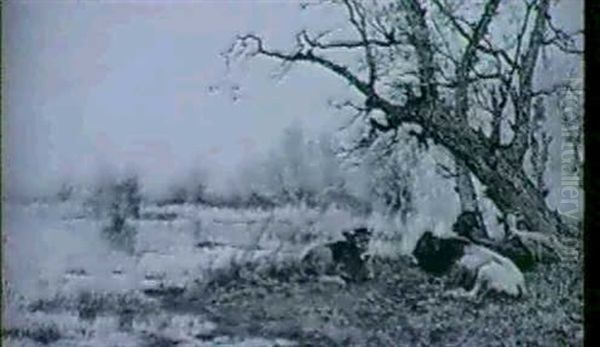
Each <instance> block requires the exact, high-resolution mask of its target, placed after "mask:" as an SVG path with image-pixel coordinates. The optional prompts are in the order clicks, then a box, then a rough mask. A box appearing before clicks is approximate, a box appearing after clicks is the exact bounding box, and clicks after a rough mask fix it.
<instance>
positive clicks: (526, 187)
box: [427, 109, 575, 235]
mask: <svg viewBox="0 0 600 347" xmlns="http://www.w3.org/2000/svg"><path fill="white" fill-rule="evenodd" d="M427 123H428V128H429V131H427V133H428V134H429V136H431V137H432V138H433V139H434V141H435V142H437V143H438V144H440V145H442V146H444V147H446V148H447V149H448V150H449V151H450V152H451V153H452V154H453V155H454V157H455V158H456V159H457V160H460V161H462V162H463V163H464V164H465V166H466V167H467V168H468V169H469V171H470V172H472V173H473V174H474V175H475V176H476V177H477V178H478V179H479V181H480V182H481V183H482V184H483V185H484V186H485V194H486V195H487V196H488V197H489V198H490V199H492V201H494V203H495V204H496V206H497V207H498V208H499V209H500V210H501V211H502V212H505V213H508V212H515V211H518V212H521V213H522V214H523V216H525V218H526V219H527V221H528V222H529V223H530V224H531V227H532V228H534V230H538V231H541V232H550V233H562V234H569V235H574V234H575V230H574V228H573V227H572V226H570V225H567V224H565V223H564V222H563V221H562V220H561V218H560V216H559V215H558V213H557V212H556V211H551V210H550V209H549V208H548V206H547V205H546V202H545V200H544V198H543V196H542V194H541V193H540V192H539V190H538V189H536V187H535V186H534V185H533V183H532V182H531V181H530V180H529V178H528V177H527V175H526V174H525V172H524V170H523V165H522V163H521V162H520V158H515V157H514V156H513V154H512V151H511V149H512V148H511V147H507V148H502V149H497V150H493V151H492V150H491V148H494V146H493V145H492V144H491V143H490V140H489V139H488V138H486V137H485V135H484V134H483V133H481V132H480V131H475V130H474V129H472V128H470V127H461V126H460V125H458V124H456V122H454V121H453V119H452V113H451V112H447V110H444V109H438V110H436V111H434V112H432V114H431V116H430V118H429V122H427Z"/></svg>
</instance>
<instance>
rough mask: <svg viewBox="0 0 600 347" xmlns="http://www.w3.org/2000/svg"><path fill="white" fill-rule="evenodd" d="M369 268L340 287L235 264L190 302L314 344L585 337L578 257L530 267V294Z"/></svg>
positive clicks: (261, 331)
mask: <svg viewBox="0 0 600 347" xmlns="http://www.w3.org/2000/svg"><path fill="white" fill-rule="evenodd" d="M373 266H374V270H375V278H374V279H373V280H372V281H370V282H367V283H364V284H353V285H348V286H347V287H345V288H344V289H340V288H335V289H334V288H328V287H323V286H322V285H320V284H319V283H317V282H315V281H307V282H299V281H296V282H294V281H291V280H289V279H288V280H286V279H285V278H282V277H278V276H277V273H275V275H274V276H273V275H271V274H270V273H269V272H268V271H267V272H264V273H260V272H258V271H255V272H251V273H252V274H253V275H252V276H253V277H248V276H247V275H246V277H244V276H240V275H239V274H240V273H239V272H238V275H237V276H238V277H237V278H238V279H237V280H234V279H233V277H232V278H230V280H229V281H221V282H219V281H214V282H212V284H211V286H209V287H203V290H200V291H199V292H197V293H195V294H194V295H193V296H194V297H195V298H196V299H197V300H199V302H198V301H197V302H196V303H195V305H196V306H190V307H202V309H203V310H205V312H208V313H209V318H210V319H211V320H213V321H214V322H215V323H217V325H218V326H219V329H220V331H222V332H223V333H227V334H228V335H235V336H257V335H259V336H265V337H282V338H288V339H292V340H294V341H297V342H300V343H301V345H302V344H304V345H311V346H346V345H360V346H382V345H384V346H385V345H410V346H446V345H450V346H460V345H469V346H493V345H498V346H500V345H502V343H505V344H508V345H518V344H524V345H531V346H564V345H569V346H580V345H582V337H583V335H582V332H583V326H582V321H581V314H582V309H583V301H582V296H581V295H580V293H581V292H582V280H581V277H582V271H581V267H580V265H578V264H575V263H560V264H554V265H540V266H538V267H537V269H536V271H534V272H531V273H528V274H527V275H526V277H527V284H528V287H529V288H528V289H529V292H530V295H529V296H527V297H526V298H523V299H510V300H509V299H501V298H494V297H489V298H487V299H485V300H484V301H468V300H462V299H456V298H450V297H446V296H444V295H443V293H444V290H445V289H447V288H446V284H445V281H444V280H443V279H439V278H436V277H432V276H429V275H427V274H425V273H423V272H422V271H421V270H419V269H418V268H417V267H415V266H413V265H411V264H410V263H409V262H408V261H407V260H406V259H404V258H400V259H398V260H394V261H392V260H387V259H375V260H374V264H373ZM246 269H247V270H249V269H253V268H250V267H248V268H246ZM284 277H285V276H284ZM248 278H253V279H252V280H249V279H248ZM198 298H199V299H198ZM181 300H187V299H186V298H185V297H182V298H181ZM184 306H186V304H185V302H181V303H179V305H178V307H184ZM167 309H168V308H167Z"/></svg>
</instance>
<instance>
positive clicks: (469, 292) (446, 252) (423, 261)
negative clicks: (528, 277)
mask: <svg viewBox="0 0 600 347" xmlns="http://www.w3.org/2000/svg"><path fill="white" fill-rule="evenodd" d="M413 255H414V257H415V258H416V260H417V263H418V264H419V266H420V267H421V268H422V269H423V270H425V271H426V272H429V273H431V274H433V275H437V276H441V275H448V276H449V277H450V280H451V283H452V284H453V285H456V286H458V287H459V288H458V289H457V290H453V291H452V292H450V293H451V294H453V295H455V294H458V295H461V296H467V297H483V296H485V295H486V294H487V293H490V292H495V293H499V294H505V295H508V296H511V297H521V296H522V295H524V294H525V293H526V288H525V279H524V277H523V274H522V273H521V271H520V270H519V269H518V268H517V266H516V265H515V264H514V263H513V262H512V261H511V260H510V259H508V258H506V257H504V256H502V255H500V254H498V253H496V252H494V251H492V250H490V249H488V248H486V247H483V246H479V245H476V244H473V243H472V242H471V241H470V240H469V239H467V238H464V237H461V236H448V237H439V236H436V235H434V234H433V233H432V232H431V231H426V232H425V233H424V234H423V235H422V236H421V238H420V239H419V241H418V242H417V245H416V247H415V250H414V251H413Z"/></svg>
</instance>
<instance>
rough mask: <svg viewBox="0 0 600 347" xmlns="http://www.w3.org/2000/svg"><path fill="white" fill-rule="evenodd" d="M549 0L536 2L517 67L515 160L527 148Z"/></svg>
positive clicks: (513, 144)
mask: <svg viewBox="0 0 600 347" xmlns="http://www.w3.org/2000/svg"><path fill="white" fill-rule="evenodd" d="M549 6H550V0H540V1H539V3H538V4H537V8H536V11H537V16H536V18H535V23H534V27H533V29H532V32H531V35H530V39H529V45H528V47H527V50H526V51H525V53H524V55H523V58H522V63H521V68H520V69H519V71H518V73H519V92H518V96H517V98H516V100H514V101H516V102H515V137H514V139H513V142H512V144H511V146H512V154H513V156H514V159H515V160H516V161H517V162H521V161H522V158H523V156H524V155H525V151H526V150H527V142H528V141H527V139H528V138H529V133H530V131H531V129H530V125H529V114H530V110H531V100H532V97H533V93H532V83H533V74H534V72H535V66H536V63H537V59H538V56H539V54H540V50H541V48H542V46H543V42H544V34H545V32H546V23H547V19H546V17H547V15H546V14H547V13H548V8H549Z"/></svg>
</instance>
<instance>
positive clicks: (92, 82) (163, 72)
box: [2, 1, 582, 196]
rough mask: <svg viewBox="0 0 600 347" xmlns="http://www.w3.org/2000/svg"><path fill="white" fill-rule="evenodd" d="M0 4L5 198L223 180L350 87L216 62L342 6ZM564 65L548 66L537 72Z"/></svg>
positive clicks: (323, 123)
mask: <svg viewBox="0 0 600 347" xmlns="http://www.w3.org/2000/svg"><path fill="white" fill-rule="evenodd" d="M581 7H582V4H581V2H580V1H563V2H562V5H560V6H559V11H557V13H556V15H557V17H558V18H560V19H561V21H564V22H565V23H566V26H565V27H566V28H570V27H574V28H577V27H580V26H581V23H582V18H581V16H582V9H581ZM2 13H3V18H2V23H3V26H4V27H3V38H2V39H3V50H2V51H3V52H2V54H3V57H2V58H3V59H2V60H3V69H2V71H3V110H2V114H3V117H2V121H3V124H2V127H3V128H2V132H3V136H2V141H3V144H2V145H3V149H4V150H3V169H4V175H5V176H4V177H3V182H4V187H5V191H6V192H7V193H8V194H15V195H19V196H20V195H24V196H31V195H37V194H44V193H46V192H48V191H54V190H55V188H56V186H57V185H58V184H59V183H60V182H61V181H64V180H69V181H74V182H86V181H89V180H93V179H94V177H95V176H97V175H98V174H102V173H103V172H107V171H119V170H121V171H122V170H133V171H136V172H139V174H140V175H141V178H142V182H143V183H144V186H145V187H146V188H147V189H149V190H152V189H160V187H161V186H164V185H165V184H166V183H165V182H168V181H169V180H172V179H173V178H175V177H178V176H181V175H183V174H184V173H185V172H188V171H190V170H193V169H194V168H197V167H201V168H203V169H206V170H208V171H209V173H208V176H209V178H210V180H211V182H212V184H213V185H215V186H226V185H227V184H228V182H229V181H228V180H229V178H230V177H231V176H232V175H235V174H236V172H237V170H238V169H239V165H240V163H243V162H248V161H252V160H253V158H256V157H259V156H261V155H263V154H264V153H265V152H267V151H268V150H269V148H271V147H272V146H273V145H274V144H276V143H277V141H279V135H280V134H281V132H282V131H283V129H284V128H285V127H287V126H288V125H289V124H291V123H293V122H299V123H300V124H301V126H302V127H303V129H304V131H305V132H306V133H307V134H308V136H317V134H321V133H324V132H325V133H326V132H331V133H333V131H335V129H336V127H337V126H338V125H339V122H340V120H341V117H340V114H339V113H336V112H335V111H334V110H332V107H331V106H329V105H328V102H327V101H328V100H329V99H331V98H333V99H335V98H338V99H343V98H347V97H348V95H351V94H350V93H349V92H348V86H347V85H345V84H344V83H342V82H341V81H340V80H338V79H336V78H335V77H333V76H331V75H330V74H328V73H326V72H324V71H322V70H320V69H318V68H314V67H300V68H295V69H293V70H292V71H291V72H290V73H289V74H288V75H286V76H285V77H284V78H282V79H276V78H274V77H273V76H272V75H273V73H274V72H276V71H277V65H276V64H274V63H273V62H271V61H268V60H264V59H257V60H253V61H252V62H251V63H249V64H251V66H250V65H249V64H236V65H235V66H234V68H233V70H231V71H227V69H226V66H225V61H224V58H223V57H222V56H221V55H220V53H222V52H223V51H225V50H226V49H227V48H228V46H229V45H230V44H231V43H232V42H233V40H234V38H235V36H236V35H237V34H242V33H246V32H255V33H258V34H261V35H262V36H264V37H265V38H266V40H267V42H269V45H270V46H272V47H283V48H285V47H290V46H291V45H292V44H293V42H294V41H293V40H294V33H295V32H297V31H298V30H300V29H302V28H304V27H307V28H311V29H314V30H315V31H318V29H319V28H323V29H327V28H336V27H340V26H342V25H343V23H345V18H344V17H343V14H342V13H341V12H340V11H331V10H330V9H328V8H323V9H319V10H316V11H315V10H311V11H301V10H300V6H299V3H297V2H293V1H193V2H183V1H182V2H173V3H171V2H158V1H155V2H146V3H133V2H118V1H115V2H75V1H72V2H71V1H69V2H67V1H61V2H52V1H44V2H42V1H35V2H34V1H27V2H20V1H11V2H6V3H3V11H2ZM571 23H572V26H571V25H570V24H571ZM571 70H572V67H563V66H561V65H560V62H559V63H558V64H557V66H556V67H554V70H551V72H552V73H547V74H544V76H548V78H551V77H556V78H558V76H560V74H564V73H571V72H570V71H571ZM544 78H546V77H544ZM556 130H557V131H559V130H558V129H556ZM556 165H559V164H556V163H555V167H557V166H556ZM558 169H559V166H558Z"/></svg>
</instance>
